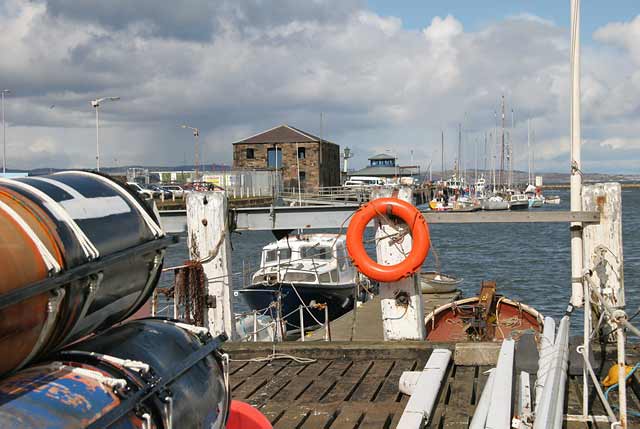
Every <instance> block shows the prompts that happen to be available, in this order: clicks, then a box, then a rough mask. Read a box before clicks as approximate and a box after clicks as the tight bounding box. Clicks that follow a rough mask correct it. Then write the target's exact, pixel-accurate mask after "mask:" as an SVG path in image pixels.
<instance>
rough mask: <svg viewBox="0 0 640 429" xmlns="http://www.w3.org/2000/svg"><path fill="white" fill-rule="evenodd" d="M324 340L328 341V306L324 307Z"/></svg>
mask: <svg viewBox="0 0 640 429" xmlns="http://www.w3.org/2000/svg"><path fill="white" fill-rule="evenodd" d="M324 340H325V341H329V306H328V305H325V306H324Z"/></svg>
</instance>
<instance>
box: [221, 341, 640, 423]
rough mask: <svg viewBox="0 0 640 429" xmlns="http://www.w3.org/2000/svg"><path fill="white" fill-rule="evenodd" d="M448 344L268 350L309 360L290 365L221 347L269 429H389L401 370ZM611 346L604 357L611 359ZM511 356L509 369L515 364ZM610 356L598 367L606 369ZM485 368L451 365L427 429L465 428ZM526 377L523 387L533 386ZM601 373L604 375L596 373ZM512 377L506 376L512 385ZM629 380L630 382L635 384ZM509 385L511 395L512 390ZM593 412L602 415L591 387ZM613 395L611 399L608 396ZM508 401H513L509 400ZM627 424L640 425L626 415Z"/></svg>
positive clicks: (577, 383)
mask: <svg viewBox="0 0 640 429" xmlns="http://www.w3.org/2000/svg"><path fill="white" fill-rule="evenodd" d="M443 346H444V347H449V348H455V347H456V345H455V344H448V345H442V344H439V345H438V344H431V343H427V342H367V341H361V342H357V343H356V342H331V343H325V342H305V343H301V342H288V343H280V344H277V345H276V347H275V351H276V352H277V353H286V354H289V355H292V356H295V357H298V358H310V359H314V361H313V362H310V363H297V362H295V361H293V360H291V359H282V360H274V361H271V362H267V361H261V362H260V361H257V359H259V358H263V357H266V356H268V355H270V354H271V353H272V352H273V351H274V348H273V345H272V344H270V343H234V344H227V345H226V346H225V349H226V351H227V352H228V353H229V355H230V356H231V359H232V361H231V377H230V382H231V388H232V397H233V399H239V400H243V401H246V402H248V403H250V404H252V405H253V406H255V407H257V408H259V409H260V410H261V411H262V412H263V413H264V414H265V415H266V416H267V418H268V419H269V420H270V421H271V422H272V424H273V425H274V428H283V429H297V428H309V429H319V428H331V429H356V428H357V429H361V428H362V429H364V428H394V427H395V426H396V424H397V422H398V420H399V418H400V416H401V414H402V411H403V410H404V407H405V405H406V403H407V401H408V399H409V397H408V396H407V395H403V394H402V393H400V392H399V390H398V381H399V378H400V375H401V374H402V372H403V371H411V370H418V369H421V368H422V367H424V364H425V363H426V361H427V359H428V358H429V355H430V353H431V351H432V350H433V349H434V348H436V347H443ZM614 354H615V353H614V352H613V350H611V353H609V358H611V357H613V356H614ZM628 356H629V362H632V363H635V362H637V361H638V359H639V358H640V347H639V346H636V347H629V353H628ZM517 360H518V358H517V355H516V369H517V367H518V364H517ZM610 364H611V361H610V360H609V361H608V362H607V363H606V364H605V365H604V369H603V371H604V372H606V371H607V370H608V369H609V366H610ZM490 367H491V365H458V364H456V363H455V361H454V362H452V363H451V364H450V365H449V368H448V369H447V374H446V376H445V381H444V383H443V385H442V388H441V389H440V393H439V398H438V400H437V403H436V406H435V409H434V411H433V417H432V419H430V421H429V422H428V423H427V425H426V426H425V427H427V428H448V429H457V428H460V429H461V428H467V427H468V425H469V422H470V421H471V418H472V416H473V412H474V410H475V407H476V404H477V402H478V399H479V397H480V393H481V392H482V389H483V387H484V383H485V381H486V378H487V376H486V375H485V371H486V370H488V369H489V368H490ZM531 375H532V380H531V385H532V386H533V385H534V383H535V374H531ZM600 375H602V377H604V375H603V374H602V373H601V374H600ZM517 380H518V377H515V378H514V381H515V382H516V383H517ZM636 383H637V382H636ZM517 387H518V386H517V385H516V386H515V389H514V392H517ZM581 388H582V379H581V377H580V376H577V375H570V377H569V378H568V388H567V398H566V401H565V414H570V415H572V414H575V415H577V414H580V413H581V400H582V394H581ZM627 392H629V409H635V410H638V409H640V403H639V402H638V397H637V396H636V395H635V394H633V390H632V389H628V390H627ZM592 398H593V404H592V407H593V409H594V412H595V414H598V415H604V410H603V408H602V405H601V403H600V401H599V400H598V399H597V396H596V393H595V390H594V391H593V394H592ZM614 398H615V396H614ZM514 402H515V401H514ZM564 427H566V428H589V427H590V428H605V427H606V428H608V427H609V424H608V423H602V422H600V423H593V424H591V425H587V424H586V423H579V422H573V421H569V422H566V423H565V426H564ZM629 427H640V419H637V418H632V419H631V420H630V425H629Z"/></svg>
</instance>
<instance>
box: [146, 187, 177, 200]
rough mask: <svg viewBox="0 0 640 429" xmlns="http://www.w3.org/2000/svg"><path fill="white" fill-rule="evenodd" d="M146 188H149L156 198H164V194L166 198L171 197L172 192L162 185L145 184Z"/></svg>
mask: <svg viewBox="0 0 640 429" xmlns="http://www.w3.org/2000/svg"><path fill="white" fill-rule="evenodd" d="M144 187H145V189H148V190H150V191H152V192H153V197H154V198H162V197H163V196H164V198H165V199H170V198H171V192H169V191H166V190H164V189H162V188H161V187H160V186H158V185H155V184H148V185H145V186H144Z"/></svg>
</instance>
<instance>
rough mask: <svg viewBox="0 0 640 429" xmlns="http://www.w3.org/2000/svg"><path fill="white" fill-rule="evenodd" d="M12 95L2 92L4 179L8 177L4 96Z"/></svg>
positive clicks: (5, 90) (6, 91)
mask: <svg viewBox="0 0 640 429" xmlns="http://www.w3.org/2000/svg"><path fill="white" fill-rule="evenodd" d="M10 93H11V90H9V89H3V90H2V91H0V94H2V177H5V176H6V175H7V128H6V125H5V122H4V96H5V94H10Z"/></svg>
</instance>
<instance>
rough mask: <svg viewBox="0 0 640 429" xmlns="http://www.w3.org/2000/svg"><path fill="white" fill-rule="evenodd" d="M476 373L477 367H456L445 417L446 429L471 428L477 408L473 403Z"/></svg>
mask: <svg viewBox="0 0 640 429" xmlns="http://www.w3.org/2000/svg"><path fill="white" fill-rule="evenodd" d="M475 372H476V368H475V367H471V366H458V367H456V374H455V377H454V379H453V381H451V383H450V385H451V387H450V389H451V394H450V397H449V402H448V403H447V406H446V411H445V415H444V426H445V427H447V428H451V429H458V428H459V429H462V428H467V427H469V422H470V421H471V416H472V415H473V410H474V409H475V406H474V405H473V404H472V403H471V401H472V398H473V385H474V381H475V380H474V379H475Z"/></svg>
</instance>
